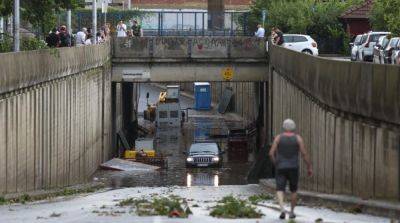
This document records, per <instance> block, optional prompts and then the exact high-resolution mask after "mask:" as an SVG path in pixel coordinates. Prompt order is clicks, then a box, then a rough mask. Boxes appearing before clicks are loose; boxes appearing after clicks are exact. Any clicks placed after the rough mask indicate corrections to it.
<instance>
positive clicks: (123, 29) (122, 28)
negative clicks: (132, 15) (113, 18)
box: [117, 20, 127, 37]
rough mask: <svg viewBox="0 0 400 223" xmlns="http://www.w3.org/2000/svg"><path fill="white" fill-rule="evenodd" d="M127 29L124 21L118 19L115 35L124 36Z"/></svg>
mask: <svg viewBox="0 0 400 223" xmlns="http://www.w3.org/2000/svg"><path fill="white" fill-rule="evenodd" d="M126 32H127V29H126V25H125V23H124V21H122V20H121V21H119V23H118V25H117V37H126V36H127V34H126Z"/></svg>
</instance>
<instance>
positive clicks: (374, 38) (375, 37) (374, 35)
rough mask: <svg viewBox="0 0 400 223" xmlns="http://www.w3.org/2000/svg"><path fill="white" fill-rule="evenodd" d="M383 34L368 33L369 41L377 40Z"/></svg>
mask: <svg viewBox="0 0 400 223" xmlns="http://www.w3.org/2000/svg"><path fill="white" fill-rule="evenodd" d="M381 36H384V34H371V35H370V37H369V38H370V42H376V41H378V39H379V37H381Z"/></svg>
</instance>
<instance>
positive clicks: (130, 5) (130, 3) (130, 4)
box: [128, 0, 132, 10]
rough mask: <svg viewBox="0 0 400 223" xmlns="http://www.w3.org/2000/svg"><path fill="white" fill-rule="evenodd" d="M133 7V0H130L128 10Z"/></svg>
mask: <svg viewBox="0 0 400 223" xmlns="http://www.w3.org/2000/svg"><path fill="white" fill-rule="evenodd" d="M131 7H132V1H131V0H128V10H131Z"/></svg>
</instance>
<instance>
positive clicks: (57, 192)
mask: <svg viewBox="0 0 400 223" xmlns="http://www.w3.org/2000/svg"><path fill="white" fill-rule="evenodd" d="M104 188H106V187H105V185H104V183H102V182H91V183H86V184H78V185H74V186H69V187H60V188H56V189H51V190H37V191H30V192H21V193H12V194H6V195H4V199H7V200H12V199H18V198H20V197H21V196H25V195H28V196H29V197H30V198H31V199H32V201H40V200H45V199H48V198H49V197H65V196H71V195H62V192H63V191H65V190H75V191H77V193H76V194H72V195H77V194H85V193H86V192H85V190H94V191H98V190H101V189H104Z"/></svg>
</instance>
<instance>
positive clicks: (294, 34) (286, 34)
mask: <svg viewBox="0 0 400 223" xmlns="http://www.w3.org/2000/svg"><path fill="white" fill-rule="evenodd" d="M283 36H304V37H310V36H309V35H304V34H283Z"/></svg>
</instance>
